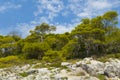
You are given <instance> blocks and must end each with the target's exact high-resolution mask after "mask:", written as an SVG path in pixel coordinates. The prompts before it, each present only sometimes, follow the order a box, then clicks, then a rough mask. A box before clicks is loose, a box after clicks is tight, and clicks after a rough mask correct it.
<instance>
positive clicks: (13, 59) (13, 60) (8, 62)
mask: <svg viewBox="0 0 120 80" xmlns="http://www.w3.org/2000/svg"><path fill="white" fill-rule="evenodd" d="M19 63H20V60H19V58H18V57H17V56H8V57H4V58H0V68H2V67H10V66H13V65H18V64H19Z"/></svg>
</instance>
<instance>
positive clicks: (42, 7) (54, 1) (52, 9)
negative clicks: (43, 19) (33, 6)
mask: <svg viewBox="0 0 120 80" xmlns="http://www.w3.org/2000/svg"><path fill="white" fill-rule="evenodd" d="M63 7H64V6H63V2H62V1H61V0H38V1H37V9H38V10H37V11H36V12H34V15H35V16H39V15H40V14H46V15H47V16H48V19H49V20H51V21H52V20H53V19H54V18H55V17H56V16H57V15H58V14H59V13H60V11H61V10H62V9H63Z"/></svg>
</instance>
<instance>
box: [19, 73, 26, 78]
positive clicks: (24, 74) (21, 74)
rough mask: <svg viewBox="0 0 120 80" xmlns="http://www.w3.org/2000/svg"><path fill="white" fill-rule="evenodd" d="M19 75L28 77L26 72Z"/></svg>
mask: <svg viewBox="0 0 120 80" xmlns="http://www.w3.org/2000/svg"><path fill="white" fill-rule="evenodd" d="M19 75H20V76H22V77H27V76H28V74H27V73H26V72H23V73H19Z"/></svg>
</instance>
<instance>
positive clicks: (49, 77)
mask: <svg viewBox="0 0 120 80" xmlns="http://www.w3.org/2000/svg"><path fill="white" fill-rule="evenodd" d="M49 64H50V63H49ZM41 65H45V64H41V63H37V64H32V65H29V64H26V65H24V66H14V67H10V68H3V69H0V80H120V60H118V59H109V61H107V62H105V63H103V62H100V61H97V60H94V59H92V58H85V59H83V60H80V61H78V62H76V63H70V62H62V63H61V66H62V67H60V68H55V67H49V68H41V67H40V66H41Z"/></svg>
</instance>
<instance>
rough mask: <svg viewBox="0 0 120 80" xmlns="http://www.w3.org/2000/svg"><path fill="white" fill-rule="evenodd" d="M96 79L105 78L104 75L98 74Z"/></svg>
mask: <svg viewBox="0 0 120 80" xmlns="http://www.w3.org/2000/svg"><path fill="white" fill-rule="evenodd" d="M97 78H98V79H100V80H105V76H104V75H101V74H99V75H98V76H97Z"/></svg>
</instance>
